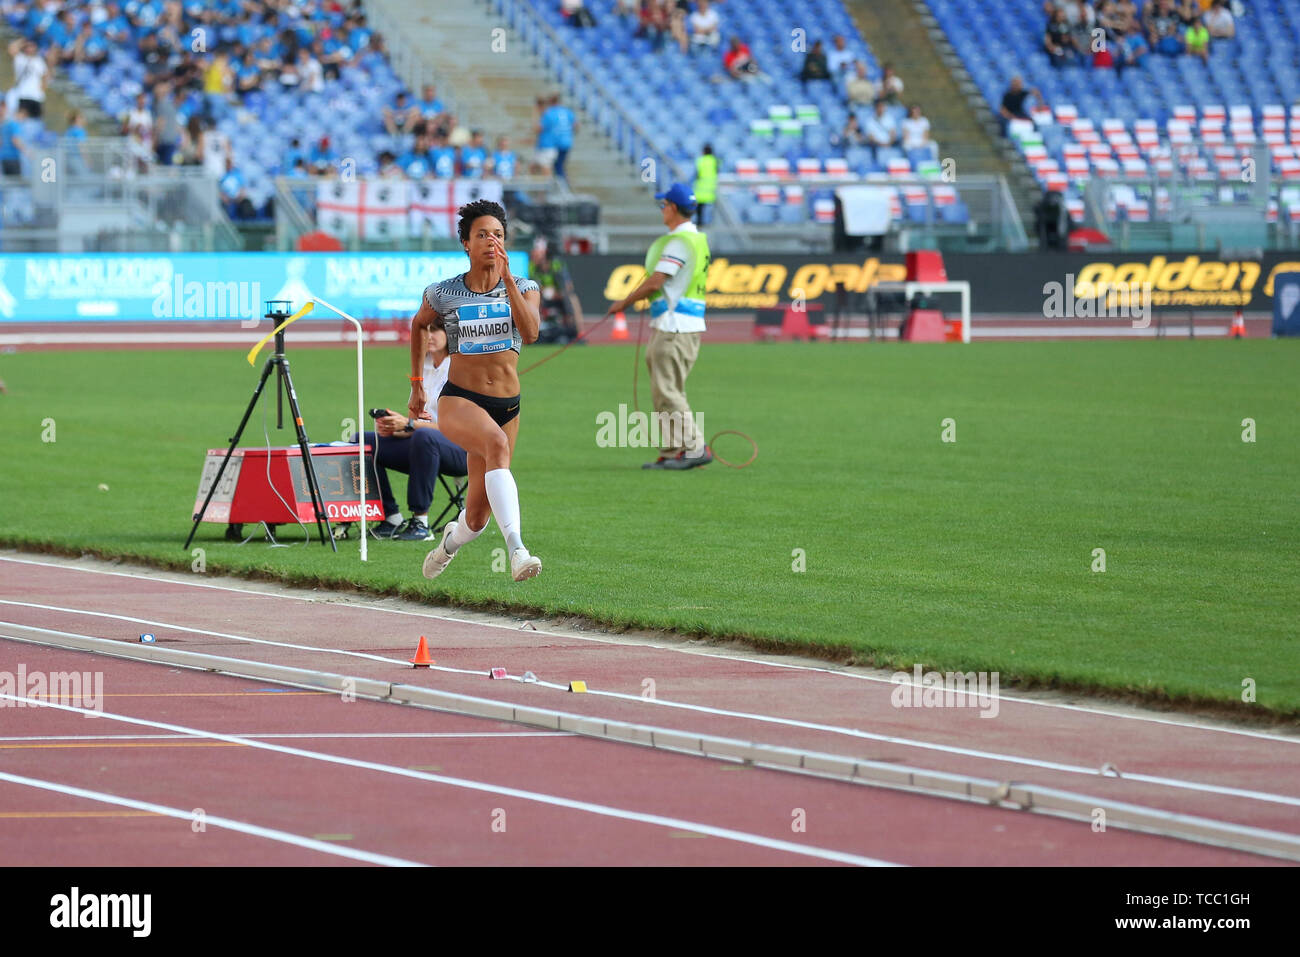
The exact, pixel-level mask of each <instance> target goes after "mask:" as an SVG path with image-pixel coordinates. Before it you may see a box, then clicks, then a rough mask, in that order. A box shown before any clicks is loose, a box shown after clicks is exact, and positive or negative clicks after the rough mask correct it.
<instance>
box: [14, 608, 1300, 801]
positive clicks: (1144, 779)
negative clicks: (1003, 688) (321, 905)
mask: <svg viewBox="0 0 1300 957" xmlns="http://www.w3.org/2000/svg"><path fill="white" fill-rule="evenodd" d="M29 604H30V603H28V602H14V601H5V600H3V599H0V605H29ZM31 607H36V608H43V609H47V610H52V611H68V612H71V613H72V614H77V615H88V616H93V617H102V618H116V619H122V620H125V621H133V622H137V623H139V624H146V625H153V626H155V627H165V628H171V629H173V630H176V631H189V632H194V633H196V634H205V635H219V636H220V637H223V638H229V639H231V640H233V641H246V642H251V643H253V644H259V645H278V646H281V647H285V648H295V649H299V650H305V651H314V652H317V653H320V654H340V655H355V656H357V657H362V658H369V659H373V660H378V661H384V662H387V663H389V664H395V665H400V666H402V667H406V666H407V665H408V664H409V663H408V662H404V661H401V660H400V659H396V658H383V657H381V656H379V655H371V654H365V653H363V652H352V651H342V650H339V649H335V648H316V647H313V646H311V645H296V644H290V643H287V642H279V641H273V640H271V639H269V638H249V637H246V636H244V635H230V634H220V633H218V632H210V631H204V630H202V629H199V628H187V627H186V626H184V625H172V624H167V623H164V622H150V621H146V620H145V619H141V618H129V617H127V616H124V615H114V614H111V613H109V612H95V611H82V610H79V609H68V608H59V607H57V606H53V605H31ZM11 624H16V623H15V622H0V627H3V626H5V625H11ZM18 627H21V628H27V629H30V630H32V631H41V632H45V633H47V634H51V635H64V636H66V637H70V638H89V637H94V636H93V635H78V634H76V633H75V632H66V631H57V630H55V629H53V628H38V627H36V626H34V625H18ZM0 638H12V639H13V640H15V641H25V640H27V639H22V638H14V636H12V635H0ZM92 653H93V652H92ZM439 670H442V671H446V672H453V673H458V674H468V675H481V674H482V673H483V672H482V671H478V670H476V671H469V670H464V669H458V668H442V669H439ZM537 684H538V685H539V686H540V687H544V688H551V689H553V690H557V691H565V690H567V686H565V685H561V684H555V683H554V682H549V681H539V682H537ZM587 693H588V694H589V695H592V696H594V697H604V698H614V699H617V700H620V701H628V702H635V703H637V704H641V705H658V706H661V707H665V708H676V709H678V710H681V711H693V712H696V713H698V714H707V715H711V716H713V717H722V718H740V719H742V720H745V721H758V722H761V723H763V724H775V725H780V726H782V727H789V728H801V729H804V730H808V731H824V732H826V733H828V734H839V735H844V736H846V737H852V738H860V739H862V740H866V741H879V742H882V743H884V744H894V745H899V746H901V747H908V748H919V749H922V750H926V751H938V752H941V753H944V754H957V755H961V756H962V757H969V758H980V759H982V760H986V761H1001V762H1004V763H1007V764H1019V765H1024V766H1026V767H1032V768H1039V769H1041V770H1045V771H1061V772H1064V773H1066V774H1083V775H1087V776H1088V777H1092V778H1095V777H1098V776H1099V775H1100V773H1101V772H1100V769H1099V768H1089V767H1083V766H1082V765H1076V764H1063V763H1061V762H1059V761H1047V760H1045V759H1042V758H1031V757H1028V756H1026V755H1017V754H1008V753H1006V752H1000V751H984V750H981V749H978V748H963V747H959V746H957V745H952V744H939V743H936V742H931V741H921V740H919V739H916V738H901V737H898V736H896V735H889V734H878V733H876V732H872V731H861V730H859V729H857V728H845V727H841V726H839V725H831V724H820V723H818V722H815V721H800V720H799V719H797V718H781V717H776V716H774V715H766V714H754V713H752V712H746V711H730V710H727V709H724V708H712V707H709V706H708V705H701V704H689V703H687V702H684V701H670V700H668V699H666V698H659V697H656V698H642V697H641V696H640V695H632V694H623V693H622V692H618V691H601V690H599V689H595V688H589V689H588V690H587ZM1123 778H1124V779H1125V780H1128V781H1139V782H1141V783H1143V784H1154V785H1157V786H1159V787H1170V788H1179V789H1182V790H1187V791H1197V792H1200V793H1205V794H1219V795H1224V796H1227V797H1240V798H1246V799H1249V800H1254V801H1267V802H1269V803H1273V804H1287V805H1291V806H1294V807H1300V798H1297V797H1292V796H1290V795H1285V794H1273V793H1270V792H1268V791H1252V790H1248V789H1245V788H1233V787H1226V786H1224V785H1218V784H1203V783H1200V782H1197V781H1185V780H1182V779H1180V778H1168V777H1162V776H1159V775H1150V774H1141V773H1139V772H1134V771H1125V772H1123Z"/></svg>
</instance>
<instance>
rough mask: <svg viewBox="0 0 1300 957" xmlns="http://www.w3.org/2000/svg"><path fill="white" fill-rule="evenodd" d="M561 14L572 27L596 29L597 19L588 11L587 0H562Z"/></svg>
mask: <svg viewBox="0 0 1300 957" xmlns="http://www.w3.org/2000/svg"><path fill="white" fill-rule="evenodd" d="M560 12H561V13H563V14H564V19H565V20H567V21H568V22H569V26H571V27H594V26H595V25H596V18H595V17H593V16H592V15H591V11H590V10H588V9H587V4H586V2H585V0H560Z"/></svg>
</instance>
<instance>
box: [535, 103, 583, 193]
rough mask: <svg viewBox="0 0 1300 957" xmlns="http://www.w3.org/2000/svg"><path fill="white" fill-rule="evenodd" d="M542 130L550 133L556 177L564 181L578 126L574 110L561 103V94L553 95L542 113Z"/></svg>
mask: <svg viewBox="0 0 1300 957" xmlns="http://www.w3.org/2000/svg"><path fill="white" fill-rule="evenodd" d="M541 128H542V129H544V130H547V131H549V133H550V137H549V142H550V143H551V146H552V148H554V150H555V165H554V172H555V175H556V176H558V177H559V178H560V179H564V161H565V160H566V159H567V158H568V156H569V150H571V149H572V148H573V134H574V133H575V132H577V129H578V126H577V123H576V122H574V117H573V110H571V109H569V108H568V107H567V106H564V105H563V104H561V103H560V94H558V93H555V94H553V95H552V96H551V98H550V100H549V101H548V105H547V108H546V110H545V112H543V113H542V118H541ZM539 132H540V130H539Z"/></svg>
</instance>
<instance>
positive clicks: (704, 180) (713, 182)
mask: <svg viewBox="0 0 1300 957" xmlns="http://www.w3.org/2000/svg"><path fill="white" fill-rule="evenodd" d="M694 189H695V224H696V225H697V226H699V227H700V228H701V229H703V228H704V211H705V210H706V209H708V208H709V207H710V206H712V205H713V204H714V203H716V202H717V201H718V158H717V157H716V156H714V155H713V147H712V146H711V145H709V144H708V143H706V144H704V151H703V153H702V154H701V155H700V156H698V157H697V158H696V160H695V186H694Z"/></svg>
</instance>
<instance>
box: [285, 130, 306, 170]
mask: <svg viewBox="0 0 1300 957" xmlns="http://www.w3.org/2000/svg"><path fill="white" fill-rule="evenodd" d="M306 159H307V156H306V154H305V153H303V151H302V140H300V139H298V137H296V136H295V137H294V138H293V139H291V140H289V148H288V149H287V150H285V151H284V156H283V157H281V159H280V169H283V170H291V169H293V165H294V164H295V163H296V162H298V160H304V161H305V160H306Z"/></svg>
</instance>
